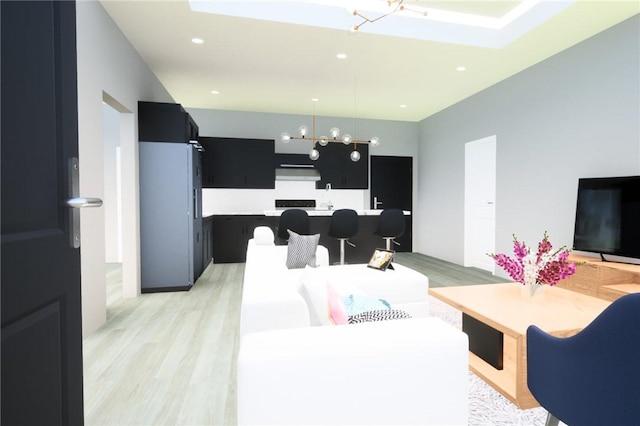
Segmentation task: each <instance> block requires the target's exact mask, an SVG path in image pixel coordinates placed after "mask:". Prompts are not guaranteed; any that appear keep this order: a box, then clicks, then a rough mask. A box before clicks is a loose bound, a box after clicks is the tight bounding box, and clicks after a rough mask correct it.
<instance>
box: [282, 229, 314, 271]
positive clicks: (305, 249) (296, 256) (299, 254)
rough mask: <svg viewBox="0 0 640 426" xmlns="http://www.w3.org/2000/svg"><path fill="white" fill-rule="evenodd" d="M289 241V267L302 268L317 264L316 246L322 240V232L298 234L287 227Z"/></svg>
mask: <svg viewBox="0 0 640 426" xmlns="http://www.w3.org/2000/svg"><path fill="white" fill-rule="evenodd" d="M287 232H288V233H289V243H288V244H287V268H289V269H300V268H304V267H305V266H307V265H309V266H311V267H312V268H315V267H316V266H318V265H316V248H317V247H318V241H320V234H315V235H298V234H296V233H295V232H293V231H291V230H289V229H287Z"/></svg>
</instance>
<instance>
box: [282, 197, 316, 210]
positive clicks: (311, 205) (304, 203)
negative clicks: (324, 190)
mask: <svg viewBox="0 0 640 426" xmlns="http://www.w3.org/2000/svg"><path fill="white" fill-rule="evenodd" d="M275 204H276V209H277V210H284V209H315V208H316V200H291V199H289V200H276V203H275Z"/></svg>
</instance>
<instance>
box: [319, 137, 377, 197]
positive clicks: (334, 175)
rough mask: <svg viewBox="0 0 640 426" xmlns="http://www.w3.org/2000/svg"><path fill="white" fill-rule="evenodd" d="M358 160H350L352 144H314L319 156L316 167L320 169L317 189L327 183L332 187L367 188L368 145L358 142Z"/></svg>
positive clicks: (322, 187)
mask: <svg viewBox="0 0 640 426" xmlns="http://www.w3.org/2000/svg"><path fill="white" fill-rule="evenodd" d="M357 148H358V152H360V161H356V162H353V161H351V157H350V154H351V152H352V151H353V144H350V145H345V144H342V143H335V142H332V143H329V144H328V145H327V146H319V145H316V149H317V150H318V151H319V152H320V158H318V160H316V163H317V165H316V168H317V169H318V170H319V171H320V180H319V181H317V182H316V188H317V189H324V188H325V187H326V185H327V184H328V183H330V184H331V188H333V189H367V188H369V145H368V144H358V146H357Z"/></svg>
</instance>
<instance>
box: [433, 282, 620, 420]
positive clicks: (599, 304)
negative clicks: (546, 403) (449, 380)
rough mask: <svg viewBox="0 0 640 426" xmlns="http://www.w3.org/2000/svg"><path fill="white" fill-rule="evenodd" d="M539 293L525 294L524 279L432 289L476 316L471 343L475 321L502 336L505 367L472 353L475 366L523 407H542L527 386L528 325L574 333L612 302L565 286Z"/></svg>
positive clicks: (472, 366) (471, 363) (555, 332)
mask: <svg viewBox="0 0 640 426" xmlns="http://www.w3.org/2000/svg"><path fill="white" fill-rule="evenodd" d="M539 291H541V292H542V293H541V294H536V295H535V296H534V297H529V296H525V295H523V294H522V291H521V285H520V284H518V283H505V284H483V285H472V286H459V287H446V288H430V289H429V294H431V295H432V296H434V297H436V298H437V299H440V300H442V301H443V302H445V303H447V304H448V305H451V306H453V307H454V308H456V309H458V310H460V311H462V313H463V314H466V315H467V316H469V317H471V319H467V326H466V327H467V328H469V332H468V334H469V335H470V344H471V340H472V338H471V333H472V328H470V327H469V324H471V323H476V324H480V328H481V329H482V328H485V329H487V330H488V331H489V337H490V338H489V339H487V340H492V337H495V336H496V335H500V336H499V337H500V340H501V351H499V352H501V364H502V365H501V367H502V369H497V368H496V367H494V366H492V365H491V364H490V363H489V362H486V361H485V360H483V359H482V358H480V356H478V355H476V354H475V353H473V352H471V351H470V352H469V368H470V369H471V371H473V372H474V373H475V374H477V375H478V376H479V377H481V378H482V379H483V380H484V381H486V382H487V383H488V384H489V385H491V386H492V387H493V388H495V389H496V390H497V391H498V392H500V393H501V394H502V395H504V396H505V397H506V398H507V399H509V400H510V401H511V402H513V403H514V404H515V405H517V406H518V407H519V408H521V409H526V408H533V407H538V406H539V405H540V404H538V401H536V399H535V398H534V397H533V395H531V392H529V388H528V387H527V342H526V340H527V339H526V332H527V328H528V327H529V326H530V325H532V324H534V325H536V326H538V327H540V328H541V329H542V330H544V331H546V332H547V333H550V334H552V335H554V336H558V337H567V336H571V335H574V334H576V333H577V332H578V331H580V330H582V329H583V328H584V327H585V326H586V325H588V324H589V323H590V322H591V321H593V319H594V318H595V317H596V316H598V315H599V314H600V313H601V312H602V311H603V310H604V309H605V308H606V307H607V306H609V304H610V303H611V302H609V301H606V300H602V299H598V298H595V297H592V296H587V295H584V294H581V293H577V292H574V291H570V290H565V289H563V288H559V287H550V286H545V287H544V288H543V289H541V290H539ZM464 320H465V318H464V315H463V321H464ZM475 320H477V321H475ZM471 325H473V324H471ZM463 326H464V325H463ZM473 327H474V328H476V327H477V326H475V325H474V326H473ZM476 329H477V328H476ZM480 333H481V334H482V333H485V332H484V331H482V330H481V331H480ZM482 339H484V334H483V336H482V338H481V340H482ZM475 341H478V339H477V338H476V339H475ZM485 359H486V358H485Z"/></svg>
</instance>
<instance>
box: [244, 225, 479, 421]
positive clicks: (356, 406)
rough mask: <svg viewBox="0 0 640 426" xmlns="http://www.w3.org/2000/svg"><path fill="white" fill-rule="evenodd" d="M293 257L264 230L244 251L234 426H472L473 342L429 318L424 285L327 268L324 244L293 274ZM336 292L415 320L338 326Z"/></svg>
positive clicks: (414, 277)
mask: <svg viewBox="0 0 640 426" xmlns="http://www.w3.org/2000/svg"><path fill="white" fill-rule="evenodd" d="M287 252H288V247H287V246H276V245H274V244H273V232H271V230H270V229H269V228H262V227H260V228H256V231H255V233H254V238H253V239H252V240H250V241H249V244H248V247H247V261H246V266H245V275H244V288H243V300H242V307H241V320H240V323H241V335H242V340H241V344H240V352H239V355H238V382H237V383H238V399H237V401H238V424H240V425H249V424H438V425H446V424H465V425H466V424H467V418H468V413H467V411H468V401H467V398H468V339H467V336H466V334H464V333H462V332H461V331H459V330H457V329H455V328H454V327H452V326H450V325H448V324H446V323H444V322H443V321H441V320H439V319H436V318H430V317H428V295H427V291H428V279H427V277H425V276H424V275H422V274H419V273H418V272H416V271H413V270H411V269H409V268H404V267H402V266H400V265H394V266H395V267H396V269H395V270H393V271H391V270H387V271H384V272H382V271H377V270H374V269H371V268H367V267H366V265H344V266H328V264H327V263H328V258H329V256H328V252H327V250H326V248H325V247H322V246H318V247H317V249H316V251H315V253H316V260H317V263H318V265H320V266H319V267H318V268H309V267H307V268H300V269H288V268H287V266H286V259H287ZM329 287H330V288H331V290H330V291H328V288H329ZM336 294H337V296H339V298H340V299H341V298H343V297H348V296H351V297H364V298H371V299H375V298H378V299H383V300H384V301H385V302H388V304H390V305H391V308H392V309H395V310H400V311H402V312H405V313H407V314H409V315H411V317H412V318H410V319H397V320H388V321H377V322H365V323H359V324H348V325H347V324H345V325H332V323H333V322H334V321H333V318H334V317H335V316H336V315H334V314H335V312H334V311H335V309H334V305H335V303H334V304H333V305H332V303H331V301H332V300H333V301H335V300H336ZM332 296H333V297H332Z"/></svg>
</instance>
